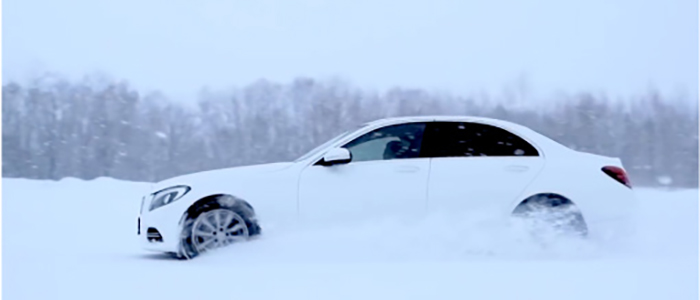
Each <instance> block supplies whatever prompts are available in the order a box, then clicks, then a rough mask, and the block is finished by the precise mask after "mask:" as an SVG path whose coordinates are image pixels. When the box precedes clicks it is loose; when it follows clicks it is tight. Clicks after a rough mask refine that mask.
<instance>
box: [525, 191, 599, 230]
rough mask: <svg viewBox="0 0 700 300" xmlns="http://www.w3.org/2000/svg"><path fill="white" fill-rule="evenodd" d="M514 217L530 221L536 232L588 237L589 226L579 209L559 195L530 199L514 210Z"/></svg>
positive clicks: (539, 196)
mask: <svg viewBox="0 0 700 300" xmlns="http://www.w3.org/2000/svg"><path fill="white" fill-rule="evenodd" d="M513 216H514V217H517V218H521V219H525V220H527V221H529V222H530V224H531V225H534V228H535V230H538V229H542V230H548V231H552V232H554V233H556V234H562V235H566V236H578V237H585V236H587V235H588V226H587V225H586V221H585V220H584V218H583V214H582V213H581V211H580V210H579V208H578V207H577V206H576V205H575V204H574V203H573V202H571V201H570V200H569V199H566V198H564V197H562V196H559V195H551V194H550V195H538V196H534V197H531V198H528V199H527V200H525V201H523V202H521V203H520V204H519V205H518V206H517V207H516V208H515V209H514V210H513Z"/></svg>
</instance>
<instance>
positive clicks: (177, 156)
mask: <svg viewBox="0 0 700 300" xmlns="http://www.w3.org/2000/svg"><path fill="white" fill-rule="evenodd" d="M2 97H3V98H2V100H3V101H2V126H3V127H2V128H3V129H2V143H3V144H2V162H3V170H2V174H3V177H15V178H17V177H19V178H32V179H53V180H56V179H61V178H64V177H77V178H81V179H93V178H96V177H112V178H118V179H125V180H136V181H157V180H162V179H165V178H168V177H172V176H176V175H180V174H186V173H191V172H197V171H202V170H210V169H216V168H223V167H232V166H240V165H248V164H256V163H265V162H275V161H287V160H292V159H294V158H296V157H298V156H300V155H302V154H303V153H304V152H306V151H308V150H310V149H311V148H313V147H315V146H316V145H319V144H321V143H323V142H324V141H326V140H327V139H329V138H331V137H333V136H334V135H336V134H339V133H340V132H342V131H345V130H347V129H350V128H353V127H356V126H357V125H359V124H361V123H364V122H367V121H371V120H374V119H378V118H383V117H391V116H406V115H473V116H485V117H492V118H499V119H505V120H509V121H513V122H516V123H520V124H522V125H525V126H528V127H530V128H532V129H534V130H536V131H539V132H540V133H542V134H544V135H547V136H549V137H551V138H553V139H555V140H556V141H558V142H560V143H562V144H564V145H566V146H568V147H570V148H573V149H577V150H582V151H587V152H592V153H597V154H602V155H608V156H616V157H620V158H621V159H622V161H623V164H624V165H625V167H626V168H627V169H628V171H629V173H630V176H631V178H632V181H633V184H635V185H639V186H660V185H663V186H672V187H696V186H697V183H698V109H697V106H696V105H697V101H688V100H689V99H677V98H672V97H668V96H666V97H665V96H662V95H660V94H658V93H655V92H648V93H644V94H642V95H639V96H634V97H631V98H632V99H627V100H628V101H613V100H611V99H608V98H607V97H606V96H605V95H596V94H593V93H581V94H575V95H564V96H562V97H561V98H560V99H557V100H558V101H551V102H540V104H538V105H524V104H523V103H522V102H510V103H509V102H508V101H507V100H508V99H509V98H506V99H505V100H504V99H500V100H499V101H493V99H492V98H489V97H488V96H484V95H478V96H454V95H449V94H442V93H437V92H428V91H425V90H421V89H408V88H394V89H391V90H388V91H385V92H376V91H368V90H363V89H361V88H358V87H355V86H353V85H351V84H348V83H345V82H341V81H337V80H315V79H310V78H298V79H295V80H293V81H291V82H289V83H277V82H271V81H267V80H260V81H257V82H254V83H251V84H249V85H247V86H244V87H241V88H237V89H231V90H224V91H202V92H201V93H200V94H199V95H198V96H197V99H195V100H196V101H192V102H191V103H195V105H191V104H187V103H180V102H176V101H172V100H169V99H168V98H167V97H166V96H164V95H163V94H161V93H159V92H149V93H145V94H142V93H139V92H137V90H136V89H135V88H133V87H132V86H130V85H129V84H128V83H126V82H124V81H112V80H100V79H99V78H93V77H86V78H85V79H83V80H74V81H70V80H66V79H63V78H61V77H60V76H41V77H37V78H35V79H34V80H32V81H29V82H27V83H23V84H20V83H16V82H10V83H6V84H4V85H3V88H2ZM513 98H516V97H515V96H513ZM511 100H512V99H511Z"/></svg>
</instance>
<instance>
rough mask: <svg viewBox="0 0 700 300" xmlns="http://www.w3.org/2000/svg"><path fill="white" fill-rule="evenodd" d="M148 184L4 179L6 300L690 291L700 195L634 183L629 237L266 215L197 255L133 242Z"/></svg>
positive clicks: (443, 219) (651, 295)
mask: <svg viewBox="0 0 700 300" xmlns="http://www.w3.org/2000/svg"><path fill="white" fill-rule="evenodd" d="M145 187H146V185H144V184H140V183H131V182H122V181H117V180H112V179H106V178H101V179H97V180H93V181H80V180H75V179H66V180H62V181H60V182H49V181H32V180H21V179H3V181H2V188H3V191H2V196H3V198H2V200H3V207H2V208H3V210H2V218H3V223H2V225H3V232H2V233H3V240H2V242H3V248H2V250H3V257H2V258H3V259H2V262H3V270H2V271H3V282H2V283H3V285H2V287H3V296H4V299H71V300H74V299H129V300H133V299H234V298H240V299H616V300H619V299H635V300H640V299H654V300H657V299H674V300H680V299H697V298H698V190H679V191H661V190H651V189H638V190H637V193H638V197H639V201H640V206H639V211H638V213H637V216H638V222H639V225H638V227H637V233H636V234H635V235H633V236H629V237H628V238H627V239H624V240H619V241H617V242H615V243H598V242H596V241H591V242H587V243H582V242H579V241H564V240H555V241H548V243H546V244H540V243H539V242H536V241H532V240H528V239H525V236H524V235H522V234H519V233H518V232H517V231H513V230H509V229H508V228H506V227H504V226H499V225H497V224H491V223H489V222H488V221H485V220H482V219H480V218H476V217H478V214H476V213H473V214H466V215H464V214H460V213H450V214H447V213H444V214H434V215H431V216H428V217H426V218H424V219H410V220H409V219H382V220H362V221H357V222H354V223H348V224H343V225H342V226H339V225H335V226H316V227H312V226H289V227H282V226H281V225H280V224H274V223H273V224H267V225H266V227H265V232H264V235H263V236H262V237H261V238H260V239H257V240H254V241H251V242H249V243H245V244H240V245H237V246H234V247H229V248H226V249H221V250H219V251H217V252H213V253H209V254H206V255H203V256H201V257H198V258H197V259H195V260H192V261H177V260H172V259H170V258H167V257H165V256H161V255H158V254H153V253H149V252H145V251H142V250H141V249H140V248H139V247H138V245H137V243H136V240H135V233H136V213H137V210H138V204H139V203H138V202H139V199H140V196H141V193H142V192H143V190H144V188H145Z"/></svg>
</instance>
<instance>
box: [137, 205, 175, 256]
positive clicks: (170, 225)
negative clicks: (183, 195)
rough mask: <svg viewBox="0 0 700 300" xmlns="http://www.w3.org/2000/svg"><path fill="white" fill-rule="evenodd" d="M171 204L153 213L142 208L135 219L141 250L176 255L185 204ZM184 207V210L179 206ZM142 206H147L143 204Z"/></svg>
mask: <svg viewBox="0 0 700 300" xmlns="http://www.w3.org/2000/svg"><path fill="white" fill-rule="evenodd" d="M177 204H180V203H172V204H171V205H167V206H163V207H160V208H158V209H155V210H153V211H148V208H143V209H142V210H141V212H140V214H139V216H138V218H137V221H136V223H137V229H136V236H137V239H138V242H139V245H140V246H141V248H143V249H145V250H149V251H157V252H171V253H177V252H178V250H179V248H180V233H181V224H180V222H181V218H182V216H183V214H184V210H185V209H186V203H181V204H180V205H177ZM183 204H184V205H185V208H182V207H180V206H182V205H183ZM143 206H147V203H144V205H143Z"/></svg>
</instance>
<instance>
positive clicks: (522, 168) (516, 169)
mask: <svg viewBox="0 0 700 300" xmlns="http://www.w3.org/2000/svg"><path fill="white" fill-rule="evenodd" d="M529 169H530V167H528V166H520V165H513V166H507V167H506V171H510V172H525V171H527V170H529Z"/></svg>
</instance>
